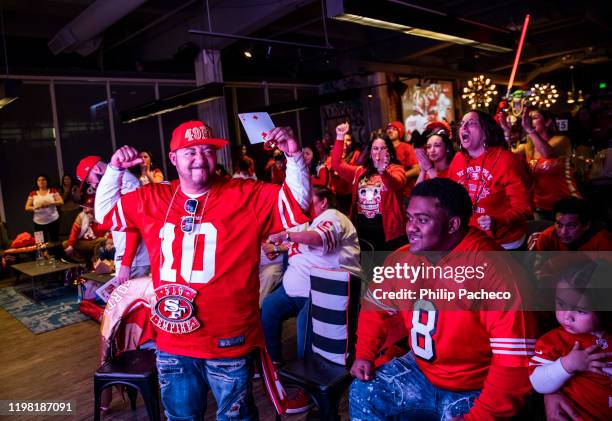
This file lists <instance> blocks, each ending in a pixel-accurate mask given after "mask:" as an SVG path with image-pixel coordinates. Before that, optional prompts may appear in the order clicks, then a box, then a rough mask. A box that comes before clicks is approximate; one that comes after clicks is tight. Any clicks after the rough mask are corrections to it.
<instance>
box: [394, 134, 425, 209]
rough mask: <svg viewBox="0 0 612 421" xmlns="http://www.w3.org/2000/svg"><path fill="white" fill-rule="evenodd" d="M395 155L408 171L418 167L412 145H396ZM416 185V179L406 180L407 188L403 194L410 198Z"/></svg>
mask: <svg viewBox="0 0 612 421" xmlns="http://www.w3.org/2000/svg"><path fill="white" fill-rule="evenodd" d="M395 154H396V155H397V160H398V161H399V163H400V165H402V166H403V167H404V168H405V169H406V170H409V169H410V168H412V167H413V166H414V165H418V163H419V161H418V160H417V157H416V152H415V151H414V148H413V147H412V145H411V144H409V143H405V142H400V143H398V144H397V145H395ZM415 184H416V177H415V178H411V179H407V180H406V187H404V191H403V194H404V196H405V197H409V196H410V192H411V191H412V189H413V188H414V185H415Z"/></svg>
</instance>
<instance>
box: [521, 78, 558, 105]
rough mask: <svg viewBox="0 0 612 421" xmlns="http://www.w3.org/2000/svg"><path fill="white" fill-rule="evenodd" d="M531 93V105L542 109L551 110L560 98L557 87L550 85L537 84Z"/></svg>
mask: <svg viewBox="0 0 612 421" xmlns="http://www.w3.org/2000/svg"><path fill="white" fill-rule="evenodd" d="M531 91H532V92H533V93H532V95H531V96H530V97H529V99H528V100H529V102H530V104H531V105H535V106H538V107H540V108H544V107H546V108H550V106H551V105H553V104H554V103H555V102H557V98H559V93H558V92H557V88H555V85H551V84H549V83H544V84H539V83H536V84H535V85H534V86H533V88H531Z"/></svg>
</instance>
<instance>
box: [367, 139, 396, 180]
mask: <svg viewBox="0 0 612 421" xmlns="http://www.w3.org/2000/svg"><path fill="white" fill-rule="evenodd" d="M376 139H382V140H383V141H384V142H385V145H386V146H387V152H389V164H397V163H398V161H397V154H396V153H395V147H394V146H393V141H392V140H391V139H389V136H387V135H382V136H378V135H373V136H372V139H370V143H369V145H368V157H367V158H366V160H365V162H364V163H363V167H364V168H365V173H364V174H363V176H362V178H363V177H367V178H369V177H371V176H372V175H374V174H378V170H377V169H376V167H374V161H373V160H372V144H373V143H374V141H375V140H376Z"/></svg>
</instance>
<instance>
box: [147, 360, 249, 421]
mask: <svg viewBox="0 0 612 421" xmlns="http://www.w3.org/2000/svg"><path fill="white" fill-rule="evenodd" d="M251 366H252V361H251V358H250V357H241V358H227V359H203V358H192V357H184V356H181V355H174V354H168V353H166V352H162V351H158V352H157V372H158V374H159V386H160V389H161V397H162V402H163V404H164V409H165V413H166V416H167V417H168V420H169V421H196V420H198V421H203V420H204V413H205V412H206V398H207V395H208V389H210V390H211V391H212V394H213V396H214V397H215V400H216V401H217V408H218V409H217V416H216V419H218V420H255V419H258V415H257V407H256V406H255V402H254V401H253V391H252V384H251V381H250V378H251V372H252V368H251Z"/></svg>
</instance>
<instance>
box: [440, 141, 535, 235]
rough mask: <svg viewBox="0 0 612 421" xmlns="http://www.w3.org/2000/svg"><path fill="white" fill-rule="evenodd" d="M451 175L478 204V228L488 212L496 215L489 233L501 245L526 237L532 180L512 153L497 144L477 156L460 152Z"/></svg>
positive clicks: (474, 217)
mask: <svg viewBox="0 0 612 421" xmlns="http://www.w3.org/2000/svg"><path fill="white" fill-rule="evenodd" d="M448 174H449V178H450V179H451V180H453V181H456V182H457V183H459V184H461V185H462V186H463V187H465V188H466V189H467V190H468V192H469V193H470V197H471V199H472V204H473V206H474V213H473V214H472V219H471V221H470V224H471V225H473V226H475V227H477V228H478V227H479V225H478V222H477V221H478V218H479V217H481V216H484V215H488V216H491V217H492V218H493V228H492V230H491V231H488V232H487V234H489V235H490V236H491V237H493V239H495V241H497V243H498V244H500V245H503V244H510V243H513V242H517V241H519V240H520V239H521V238H524V237H525V235H526V233H527V220H528V219H531V217H532V215H533V205H532V194H531V182H530V181H529V177H528V175H527V172H526V171H525V168H524V167H523V165H522V164H521V163H520V161H519V159H518V158H517V157H516V156H515V155H514V154H513V153H512V152H510V151H507V150H505V149H502V148H500V147H493V148H488V149H487V150H486V152H485V153H483V154H482V155H480V156H479V157H477V158H470V156H469V155H467V154H466V153H458V154H456V155H455V157H454V158H453V161H452V162H451V164H450V167H449V169H448Z"/></svg>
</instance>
